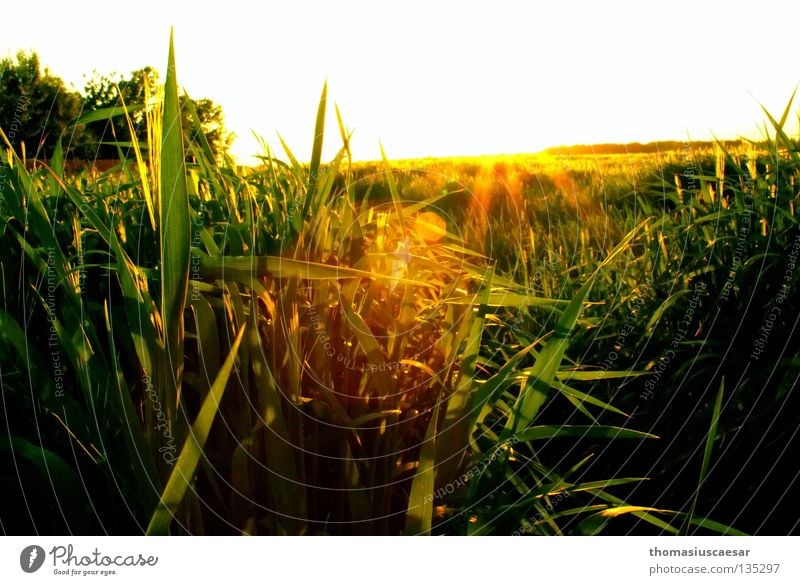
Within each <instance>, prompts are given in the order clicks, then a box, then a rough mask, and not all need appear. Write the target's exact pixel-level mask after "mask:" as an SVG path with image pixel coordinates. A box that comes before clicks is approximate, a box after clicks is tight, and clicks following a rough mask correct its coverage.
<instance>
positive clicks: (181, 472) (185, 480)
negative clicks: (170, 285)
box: [147, 325, 245, 535]
mask: <svg viewBox="0 0 800 585" xmlns="http://www.w3.org/2000/svg"><path fill="white" fill-rule="evenodd" d="M244 332H245V326H244V325H242V328H241V329H239V334H238V335H237V336H236V339H235V341H234V342H233V345H232V346H231V352H230V353H229V354H228V357H227V359H226V360H225V363H224V364H222V367H221V368H220V370H219V374H217V378H216V379H215V380H214V383H213V384H212V385H211V389H210V390H209V391H208V394H207V395H206V398H205V400H203V406H202V407H201V408H200V413H199V414H198V415H197V418H196V419H195V421H194V424H193V425H192V427H191V429H190V431H189V436H187V437H186V441H185V442H184V444H183V449H181V454H180V456H179V457H178V461H177V462H176V463H175V467H174V469H173V470H172V473H171V474H170V476H169V481H168V482H167V486H166V487H165V488H164V493H163V494H162V495H161V501H160V502H159V504H158V506H157V507H156V510H155V512H154V513H153V517H152V518H151V519H150V524H149V526H148V527H147V534H148V535H165V534H167V533H168V532H169V525H170V524H171V523H172V519H173V518H174V517H175V514H176V513H177V511H178V507H179V506H180V505H181V502H182V501H183V498H184V496H185V495H186V490H187V489H188V488H189V484H190V483H191V481H192V479H193V478H194V475H195V470H196V469H197V464H198V462H199V461H200V456H201V455H202V451H203V447H204V446H205V444H206V439H208V434H209V432H210V431H211V425H212V423H213V422H214V419H215V418H216V416H217V411H219V405H220V402H221V400H222V396H223V394H224V393H225V388H226V387H227V385H228V379H229V378H230V375H231V372H232V371H233V365H234V363H235V361H236V354H237V353H238V351H239V345H240V344H241V342H242V338H243V337H244Z"/></svg>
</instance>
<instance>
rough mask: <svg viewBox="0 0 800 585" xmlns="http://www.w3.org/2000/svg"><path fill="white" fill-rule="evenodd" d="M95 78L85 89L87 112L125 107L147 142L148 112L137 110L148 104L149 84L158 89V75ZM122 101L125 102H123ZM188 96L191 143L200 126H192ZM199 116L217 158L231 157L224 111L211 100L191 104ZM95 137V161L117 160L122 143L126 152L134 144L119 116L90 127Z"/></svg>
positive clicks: (144, 71)
mask: <svg viewBox="0 0 800 585" xmlns="http://www.w3.org/2000/svg"><path fill="white" fill-rule="evenodd" d="M114 77H116V79H114V78H113V77H112V76H97V75H96V74H95V76H94V77H93V78H92V79H91V80H90V81H89V82H88V83H87V84H86V86H85V88H84V93H85V95H86V98H85V100H86V101H85V107H86V110H87V111H95V110H101V109H104V108H118V107H120V106H121V105H122V103H123V102H124V103H125V106H126V107H127V108H131V113H130V116H131V122H132V123H133V127H134V131H135V134H136V137H137V139H138V140H139V142H140V143H146V141H147V127H146V124H145V114H144V111H143V110H141V109H139V110H136V109H134V108H133V106H138V105H141V104H144V102H145V99H146V92H145V84H146V83H147V84H149V86H150V87H155V86H156V84H157V83H158V73H157V72H156V71H155V70H154V69H153V68H152V67H143V68H142V69H137V70H135V71H133V72H131V74H130V75H129V76H128V77H124V78H123V77H121V76H119V75H114ZM120 97H121V98H122V99H120ZM187 100H190V98H188V97H187V96H185V95H184V96H181V105H182V108H181V109H182V112H183V120H182V121H183V129H184V132H185V133H186V137H187V142H191V141H193V140H196V138H197V137H196V136H194V135H193V130H192V129H193V128H196V127H197V126H196V125H195V124H192V123H191V120H190V115H189V111H190V110H191V108H188V107H187ZM191 102H192V103H193V104H194V108H195V111H196V112H197V117H198V121H197V122H198V124H199V128H200V130H201V131H202V132H203V134H204V135H205V137H206V139H207V140H208V142H209V145H210V146H211V150H212V152H213V153H214V155H215V156H217V157H220V156H223V155H225V154H226V153H227V151H228V148H229V147H230V144H231V142H232V136H231V134H230V133H229V132H227V130H226V129H225V124H224V117H223V113H222V107H221V106H220V105H219V104H217V103H215V102H213V101H212V100H210V99H205V98H204V99H199V100H191ZM88 126H89V130H90V132H91V134H92V135H94V136H96V137H97V140H96V144H95V154H94V158H117V156H118V144H120V143H121V145H122V148H123V151H124V150H125V149H126V147H125V146H124V144H125V143H127V142H129V141H130V140H131V135H130V130H129V128H128V122H127V120H126V119H125V117H124V116H115V117H113V118H109V119H107V120H102V121H98V122H92V123H90V124H89V125H88Z"/></svg>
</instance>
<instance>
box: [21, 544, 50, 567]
mask: <svg viewBox="0 0 800 585" xmlns="http://www.w3.org/2000/svg"><path fill="white" fill-rule="evenodd" d="M44 556H45V555H44V549H43V548H42V547H41V546H37V545H35V544H32V545H30V546H26V547H25V548H23V549H22V552H21V553H20V554H19V566H20V567H21V568H22V570H23V571H25V572H26V573H35V572H36V571H38V570H39V569H41V568H42V565H43V564H44Z"/></svg>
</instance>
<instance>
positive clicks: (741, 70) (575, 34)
mask: <svg viewBox="0 0 800 585" xmlns="http://www.w3.org/2000/svg"><path fill="white" fill-rule="evenodd" d="M32 7H35V8H32ZM0 15H2V35H1V36H0V56H5V55H9V54H14V53H15V52H16V51H17V50H19V49H34V50H36V51H37V52H38V53H39V55H40V56H41V58H42V61H43V62H44V64H46V65H47V66H48V67H49V68H50V69H51V71H52V72H53V73H55V74H56V75H59V76H61V77H62V78H64V79H65V80H66V81H67V82H68V83H70V84H74V86H75V88H77V89H80V88H82V87H83V84H84V81H85V76H86V75H87V74H89V73H91V72H92V70H97V71H98V72H100V73H109V72H112V71H117V72H121V73H125V74H127V73H129V72H130V71H132V70H133V69H136V68H139V67H142V66H144V65H153V66H155V67H156V68H158V69H160V70H163V68H164V66H165V65H166V58H167V47H168V39H169V28H170V26H171V25H174V27H175V43H176V57H177V71H178V82H179V84H181V85H182V86H183V87H185V88H186V89H187V91H188V92H189V94H190V95H192V96H193V97H197V98H199V97H209V98H211V99H213V100H215V101H217V102H219V103H220V104H222V106H223V108H224V111H225V115H226V121H227V125H228V127H229V128H230V129H232V130H233V131H234V132H236V134H237V135H238V139H237V141H236V143H235V144H234V153H235V154H236V155H237V156H239V157H240V158H242V159H243V160H245V161H246V160H248V159H247V156H248V155H251V154H253V153H255V152H256V151H257V149H258V147H257V143H256V141H255V140H254V139H253V137H252V134H251V129H252V130H254V131H256V132H257V133H258V134H260V135H261V136H263V137H264V138H265V139H266V140H267V142H269V144H270V145H271V146H272V147H273V149H274V150H278V151H280V145H279V142H278V140H277V133H278V132H280V134H281V135H282V136H283V137H284V139H285V140H286V141H287V143H288V144H289V146H290V147H291V148H292V150H293V151H294V152H295V154H296V155H297V156H298V158H301V159H305V160H307V159H308V158H310V150H311V141H312V137H313V127H314V118H315V114H316V104H317V100H318V98H319V93H320V91H321V89H322V84H323V82H324V81H325V79H327V80H328V82H329V104H330V106H331V107H330V109H329V111H328V132H327V139H326V151H325V154H326V155H327V157H331V156H332V155H333V153H334V152H335V150H336V149H337V148H338V146H339V144H340V143H339V139H338V135H339V133H338V130H337V128H336V119H335V114H334V112H333V103H334V102H335V103H337V104H338V105H339V108H340V110H341V112H342V115H343V117H344V119H345V123H346V124H347V126H348V127H349V128H351V129H353V130H355V134H354V138H353V152H354V156H355V158H360V159H374V158H377V157H379V149H378V143H379V141H381V142H382V143H383V145H384V147H385V149H386V151H387V155H388V156H389V157H390V158H404V157H424V156H429V155H436V156H447V155H477V154H496V153H518V152H534V151H537V150H540V149H542V148H544V147H547V146H552V145H559V144H576V143H598V142H627V141H642V142H646V141H650V140H656V139H678V140H681V139H685V138H686V136H687V133H688V134H689V135H690V136H691V137H692V138H696V139H706V138H709V137H710V135H711V133H712V132H713V133H715V134H716V135H717V136H718V137H720V138H734V137H736V136H739V135H743V134H746V135H751V136H756V135H758V134H757V133H758V126H759V124H761V123H762V122H763V120H764V116H763V115H762V113H761V111H760V108H759V105H758V103H759V102H761V103H763V104H764V105H765V106H766V107H767V108H769V109H770V110H771V111H773V112H774V113H776V114H780V113H781V112H782V111H783V108H784V107H785V105H786V103H787V101H788V98H789V96H790V95H791V93H792V91H793V90H794V88H795V86H796V85H797V83H798V82H800V62H799V61H798V59H797V26H798V22H800V18H798V17H800V3H797V2H777V1H776V2H773V1H760V2H754V1H751V2H747V3H736V2H714V3H711V2H701V1H699V0H692V1H688V2H682V1H670V2H660V3H653V2H643V1H640V2H620V1H614V2H601V1H598V2H578V1H575V0H572V1H569V0H559V1H556V0H552V1H548V2H546V3H545V2H533V1H529V2H504V1H497V0H492V1H490V0H481V1H480V2H473V1H469V0H467V1H461V2H436V1H434V0H427V1H417V0H404V1H403V2H375V1H373V2H361V3H360V2H354V1H350V0H336V1H329V2H321V1H320V2H309V1H290V0H282V1H280V2H275V1H265V2H258V3H255V2H254V3H252V4H249V3H246V2H242V1H240V0H224V1H221V2H220V1H216V2H168V1H167V0H160V1H152V0H134V1H132V2H108V1H107V0H103V1H89V2H64V1H63V0H59V1H52V0H39V1H38V2H34V3H29V2H20V1H19V0H0Z"/></svg>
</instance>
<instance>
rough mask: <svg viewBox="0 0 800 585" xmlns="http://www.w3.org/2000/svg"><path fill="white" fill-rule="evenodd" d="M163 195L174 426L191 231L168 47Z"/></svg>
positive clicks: (168, 391)
mask: <svg viewBox="0 0 800 585" xmlns="http://www.w3.org/2000/svg"><path fill="white" fill-rule="evenodd" d="M160 188H161V193H160V196H159V236H160V240H161V317H162V323H163V326H164V340H165V342H164V347H165V349H166V360H167V364H166V366H167V367H166V368H165V370H166V372H165V376H166V380H165V388H164V389H163V391H164V393H165V396H164V402H163V403H164V405H165V408H166V409H167V411H168V412H167V416H168V420H169V421H170V424H172V423H174V421H175V412H176V410H177V405H178V402H179V400H180V391H181V377H182V375H183V341H184V322H183V311H184V308H185V306H186V293H187V289H188V283H189V248H190V242H191V226H190V221H189V198H188V194H187V189H186V163H185V160H184V152H183V130H182V129H181V108H180V101H179V99H178V84H177V81H176V79H175V52H174V47H173V40H172V35H171V34H170V42H169V61H168V64H167V79H166V83H165V87H164V112H163V135H162V138H161V185H160Z"/></svg>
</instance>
